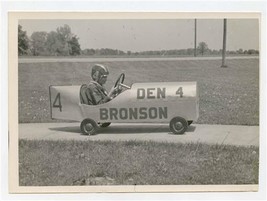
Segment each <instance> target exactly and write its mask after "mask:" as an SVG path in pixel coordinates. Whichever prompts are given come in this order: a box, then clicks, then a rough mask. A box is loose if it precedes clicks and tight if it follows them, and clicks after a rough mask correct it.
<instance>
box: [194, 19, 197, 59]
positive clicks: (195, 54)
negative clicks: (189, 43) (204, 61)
mask: <svg viewBox="0 0 267 201" xmlns="http://www.w3.org/2000/svg"><path fill="white" fill-rule="evenodd" d="M196 56H197V19H195V49H194V57H196Z"/></svg>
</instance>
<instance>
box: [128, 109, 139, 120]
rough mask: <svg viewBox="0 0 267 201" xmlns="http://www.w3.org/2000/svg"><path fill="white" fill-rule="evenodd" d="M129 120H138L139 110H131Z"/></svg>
mask: <svg viewBox="0 0 267 201" xmlns="http://www.w3.org/2000/svg"><path fill="white" fill-rule="evenodd" d="M129 118H130V119H137V108H129Z"/></svg>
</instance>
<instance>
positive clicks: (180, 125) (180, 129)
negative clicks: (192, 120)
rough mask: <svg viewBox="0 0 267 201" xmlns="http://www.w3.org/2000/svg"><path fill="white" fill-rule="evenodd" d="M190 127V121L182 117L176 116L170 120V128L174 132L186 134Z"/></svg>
mask: <svg viewBox="0 0 267 201" xmlns="http://www.w3.org/2000/svg"><path fill="white" fill-rule="evenodd" d="M187 128H188V122H187V121H186V120H185V119H184V118H182V117H174V118H173V119H172V120H171V121H170V130H171V131H172V132H173V133H174V134H184V132H185V131H186V129H187Z"/></svg>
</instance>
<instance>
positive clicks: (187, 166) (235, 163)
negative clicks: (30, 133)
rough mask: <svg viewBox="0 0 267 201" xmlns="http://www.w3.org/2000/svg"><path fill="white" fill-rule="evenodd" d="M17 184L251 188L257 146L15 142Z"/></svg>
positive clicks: (255, 167)
mask: <svg viewBox="0 0 267 201" xmlns="http://www.w3.org/2000/svg"><path fill="white" fill-rule="evenodd" d="M19 147H20V152H19V184H20V185H21V186H65V185H67V186H72V185H135V184H136V185H170V184H171V185H188V184H191V185H194V184H196V185H200V184H257V183H258V168H259V163H258V158H259V151H258V147H237V146H229V145H206V144H200V143H195V144H191V143H187V144H182V143H180V144H179V143H178V144H174V143H157V142H137V141H129V142H110V141H102V142H100V141H27V140H20V141H19Z"/></svg>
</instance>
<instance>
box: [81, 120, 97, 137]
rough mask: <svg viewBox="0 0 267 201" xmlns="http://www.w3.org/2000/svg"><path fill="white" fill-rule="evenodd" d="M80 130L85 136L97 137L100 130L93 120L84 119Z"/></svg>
mask: <svg viewBox="0 0 267 201" xmlns="http://www.w3.org/2000/svg"><path fill="white" fill-rule="evenodd" d="M80 128H81V131H82V133H83V134H84V135H95V134H96V132H97V131H98V129H99V127H98V126H97V123H96V122H95V121H94V120H92V119H84V120H83V121H82V123H81V126H80Z"/></svg>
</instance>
